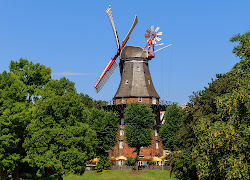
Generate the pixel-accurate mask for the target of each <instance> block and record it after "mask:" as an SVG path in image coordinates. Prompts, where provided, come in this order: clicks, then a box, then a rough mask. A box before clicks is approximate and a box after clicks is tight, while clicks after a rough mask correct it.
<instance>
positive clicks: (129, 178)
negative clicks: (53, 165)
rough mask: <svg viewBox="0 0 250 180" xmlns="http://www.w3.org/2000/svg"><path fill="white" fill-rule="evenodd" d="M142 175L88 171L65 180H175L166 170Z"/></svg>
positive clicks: (151, 171) (147, 172) (148, 171)
mask: <svg viewBox="0 0 250 180" xmlns="http://www.w3.org/2000/svg"><path fill="white" fill-rule="evenodd" d="M139 173H140V174H133V173H132V171H131V170H110V171H104V172H102V173H101V174H97V173H96V172H95V171H86V172H85V173H84V174H83V175H82V176H76V175H69V176H64V177H63V179H64V180H100V179H111V180H154V179H155V180H161V179H164V180H175V179H176V178H173V177H172V178H170V176H169V171H166V170H163V171H162V170H141V171H139Z"/></svg>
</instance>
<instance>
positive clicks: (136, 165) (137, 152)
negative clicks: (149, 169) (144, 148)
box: [135, 148, 141, 171]
mask: <svg viewBox="0 0 250 180" xmlns="http://www.w3.org/2000/svg"><path fill="white" fill-rule="evenodd" d="M140 149H141V148H137V149H136V160H135V168H136V171H139V166H138V160H139V155H140Z"/></svg>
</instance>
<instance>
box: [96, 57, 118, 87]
mask: <svg viewBox="0 0 250 180" xmlns="http://www.w3.org/2000/svg"><path fill="white" fill-rule="evenodd" d="M116 68H117V64H116V62H115V60H113V59H111V60H110V61H109V63H108V64H107V66H106V67H105V69H104V70H103V72H102V74H101V75H100V77H99V78H98V79H97V81H96V83H95V86H94V87H95V89H96V91H97V92H99V91H100V90H101V89H102V88H103V86H104V85H105V84H106V82H107V81H108V80H109V78H110V77H111V76H112V74H113V73H114V71H115V70H116Z"/></svg>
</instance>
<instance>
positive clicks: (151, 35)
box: [94, 7, 169, 157]
mask: <svg viewBox="0 0 250 180" xmlns="http://www.w3.org/2000/svg"><path fill="white" fill-rule="evenodd" d="M106 13H107V15H108V17H109V20H110V23H111V26H112V29H113V32H114V36H115V40H116V45H117V52H116V54H115V56H114V57H113V58H112V59H111V60H110V61H109V63H108V64H107V66H106V67H105V68H104V70H103V72H102V73H101V75H100V77H99V78H98V79H97V81H96V83H95V85H94V87H95V89H96V91H97V92H99V91H100V90H101V89H102V88H103V86H104V85H105V83H106V82H107V81H108V80H109V78H110V77H111V75H112V74H113V73H114V71H115V69H116V68H117V67H118V65H117V63H116V62H115V61H116V59H117V58H118V57H119V56H120V62H119V68H120V74H121V81H120V85H119V88H118V90H117V92H116V94H115V96H114V98H113V105H110V106H106V107H105V108H106V109H112V110H114V109H115V110H118V113H119V114H120V135H119V138H118V139H119V142H118V144H117V146H116V147H115V148H114V151H113V152H111V156H125V157H131V154H133V149H131V148H128V146H127V145H126V143H125V142H124V141H125V140H124V137H123V135H122V134H123V133H122V130H123V128H124V123H123V122H122V119H123V110H124V108H125V106H123V105H126V104H128V103H132V102H137V103H143V104H150V105H151V107H152V109H153V112H154V113H155V114H156V123H155V126H154V130H155V136H154V137H153V143H152V147H149V148H145V150H142V151H141V152H142V153H144V154H145V155H147V156H151V157H152V156H154V155H156V154H158V155H161V154H162V151H163V148H162V145H161V148H159V144H160V138H159V137H158V133H157V132H158V130H159V124H160V118H159V115H160V109H161V108H164V107H162V106H160V105H159V99H160V96H159V95H158V93H157V92H156V90H155V88H154V85H153V82H152V79H151V75H150V71H149V61H150V60H152V58H154V57H155V52H157V51H159V50H162V49H164V48H166V47H168V46H169V45H168V46H164V47H162V48H159V49H157V50H155V46H158V45H162V44H163V43H162V44H157V42H158V41H160V40H161V38H160V37H159V36H160V35H162V32H158V30H159V27H157V28H156V29H154V26H151V29H150V30H149V29H147V30H146V34H145V38H147V44H146V46H145V48H141V47H136V46H125V45H126V43H127V41H128V39H129V37H130V35H131V33H132V31H133V29H134V28H135V26H136V24H137V22H138V20H137V16H135V18H134V21H133V24H132V26H131V28H130V30H129V32H128V34H127V35H126V37H125V39H124V40H123V41H122V44H121V45H120V43H119V38H118V34H117V31H116V28H115V24H114V20H113V16H112V12H111V8H110V7H109V8H108V9H107V11H106Z"/></svg>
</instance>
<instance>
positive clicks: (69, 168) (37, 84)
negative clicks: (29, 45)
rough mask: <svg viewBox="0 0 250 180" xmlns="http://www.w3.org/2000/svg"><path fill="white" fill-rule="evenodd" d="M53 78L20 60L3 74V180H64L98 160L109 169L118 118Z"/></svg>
mask: <svg viewBox="0 0 250 180" xmlns="http://www.w3.org/2000/svg"><path fill="white" fill-rule="evenodd" d="M50 73H51V70H50V68H47V67H45V66H44V65H40V64H39V63H36V64H34V63H33V62H29V61H28V60H25V59H20V60H19V61H11V63H10V72H6V71H4V72H3V73H1V74H0V130H1V131H0V175H1V179H7V178H10V179H13V178H16V179H19V177H20V175H21V177H26V175H24V173H25V174H27V173H28V174H29V177H30V178H31V177H33V178H34V177H35V174H36V176H43V177H48V176H49V175H58V178H59V179H62V175H64V174H68V173H75V174H82V173H83V172H84V170H85V167H86V163H88V162H89V160H91V159H92V158H94V157H102V158H101V161H100V162H103V163H102V165H100V168H99V169H100V170H102V169H103V168H104V167H106V166H107V164H108V163H107V151H108V150H109V149H111V148H112V147H113V146H114V145H115V142H116V138H115V137H116V133H117V128H118V124H117V116H116V114H115V113H112V112H105V111H104V110H101V109H97V108H96V107H100V106H101V105H104V104H105V103H106V102H103V101H93V100H92V99H91V98H90V97H89V96H88V95H84V94H82V93H81V94H78V93H77V92H76V89H75V86H74V83H73V82H71V81H69V80H67V79H66V78H62V79H60V80H52V79H51V76H50ZM100 164H101V163H100ZM20 172H21V173H20ZM26 178H27V177H26Z"/></svg>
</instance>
